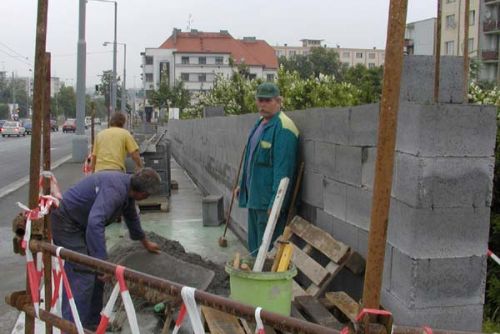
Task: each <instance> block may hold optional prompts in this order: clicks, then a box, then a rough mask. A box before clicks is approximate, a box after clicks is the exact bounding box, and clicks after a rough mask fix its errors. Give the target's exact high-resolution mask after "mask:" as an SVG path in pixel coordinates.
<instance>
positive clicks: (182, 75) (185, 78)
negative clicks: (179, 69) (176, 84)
mask: <svg viewBox="0 0 500 334" xmlns="http://www.w3.org/2000/svg"><path fill="white" fill-rule="evenodd" d="M181 80H182V81H189V73H181Z"/></svg>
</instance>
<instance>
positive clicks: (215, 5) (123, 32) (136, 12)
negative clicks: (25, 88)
mask: <svg viewBox="0 0 500 334" xmlns="http://www.w3.org/2000/svg"><path fill="white" fill-rule="evenodd" d="M436 3H437V0H409V10H408V22H411V21H416V20H421V19H426V18H429V17H435V15H436ZM36 5H37V1H36V0H1V1H0V13H2V19H1V20H0V70H5V71H7V72H9V73H10V72H12V71H15V72H16V73H17V75H19V76H26V75H27V74H28V73H29V72H28V69H29V68H30V67H31V68H32V67H33V65H31V66H30V65H28V64H25V62H27V63H31V64H33V56H34V53H35V23H36ZM388 6H389V0H356V1H340V0H335V1H334V0H308V1H303V0H302V1H299V0H274V1H269V0H267V1H266V0H247V1H237V0H232V1H231V0H214V1H206V0H181V1H178V0H177V1H169V0H118V42H123V43H127V86H128V87H133V86H134V82H135V85H136V86H137V87H140V85H141V82H140V73H141V69H140V67H139V66H140V55H139V53H140V52H141V51H143V50H144V48H145V47H158V46H159V45H160V44H161V43H162V42H163V41H164V40H165V39H166V38H168V36H169V35H170V34H171V32H172V29H173V28H174V27H176V28H181V29H182V30H185V29H186V27H187V25H188V18H189V15H190V14H191V28H194V29H198V30H201V31H219V30H221V29H225V30H229V32H230V33H231V34H232V35H233V36H234V37H236V38H241V37H243V36H256V37H257V38H259V39H264V40H266V41H267V42H268V43H269V44H271V45H276V44H280V45H282V44H284V43H287V44H288V45H299V44H300V41H299V40H300V39H302V38H317V39H323V40H324V43H326V44H328V45H329V46H335V45H336V44H339V45H341V46H342V47H360V48H370V47H377V48H384V47H385V38H386V30H387V13H388ZM77 37H78V0H49V28H48V36H47V51H49V52H51V53H52V74H53V76H58V77H60V78H61V79H62V80H64V81H66V82H67V83H68V84H75V83H76V80H75V78H76V46H77ZM86 39H87V52H88V53H89V54H88V56H87V86H92V85H93V84H95V83H96V82H98V81H99V77H98V76H97V75H98V74H100V73H102V71H103V70H107V69H111V67H112V53H111V50H112V46H108V47H104V46H102V43H103V42H105V41H112V40H113V5H112V4H110V3H102V2H95V1H89V2H88V3H87V38H86ZM14 51H15V52H17V53H18V54H21V55H23V56H26V57H28V58H29V60H25V61H23V62H22V61H20V60H19V59H18V58H17V59H14V58H12V57H10V56H9V55H7V54H10V55H11V56H12V55H14V54H15V53H14ZM118 51H119V53H118V73H119V74H121V73H122V71H123V48H122V47H121V46H118Z"/></svg>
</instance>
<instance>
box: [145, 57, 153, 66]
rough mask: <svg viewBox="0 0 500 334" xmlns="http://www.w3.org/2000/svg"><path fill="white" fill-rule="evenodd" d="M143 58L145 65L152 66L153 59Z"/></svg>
mask: <svg viewBox="0 0 500 334" xmlns="http://www.w3.org/2000/svg"><path fill="white" fill-rule="evenodd" d="M144 58H145V62H146V65H153V57H151V56H146V57H144Z"/></svg>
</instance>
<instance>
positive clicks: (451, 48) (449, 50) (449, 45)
mask: <svg viewBox="0 0 500 334" xmlns="http://www.w3.org/2000/svg"><path fill="white" fill-rule="evenodd" d="M444 47H445V49H446V55H448V56H453V54H454V53H455V41H449V42H446V43H444Z"/></svg>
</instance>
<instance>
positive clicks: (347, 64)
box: [343, 62, 351, 67]
mask: <svg viewBox="0 0 500 334" xmlns="http://www.w3.org/2000/svg"><path fill="white" fill-rule="evenodd" d="M343 64H344V65H345V66H347V67H349V66H351V63H347V62H345V63H343Z"/></svg>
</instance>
